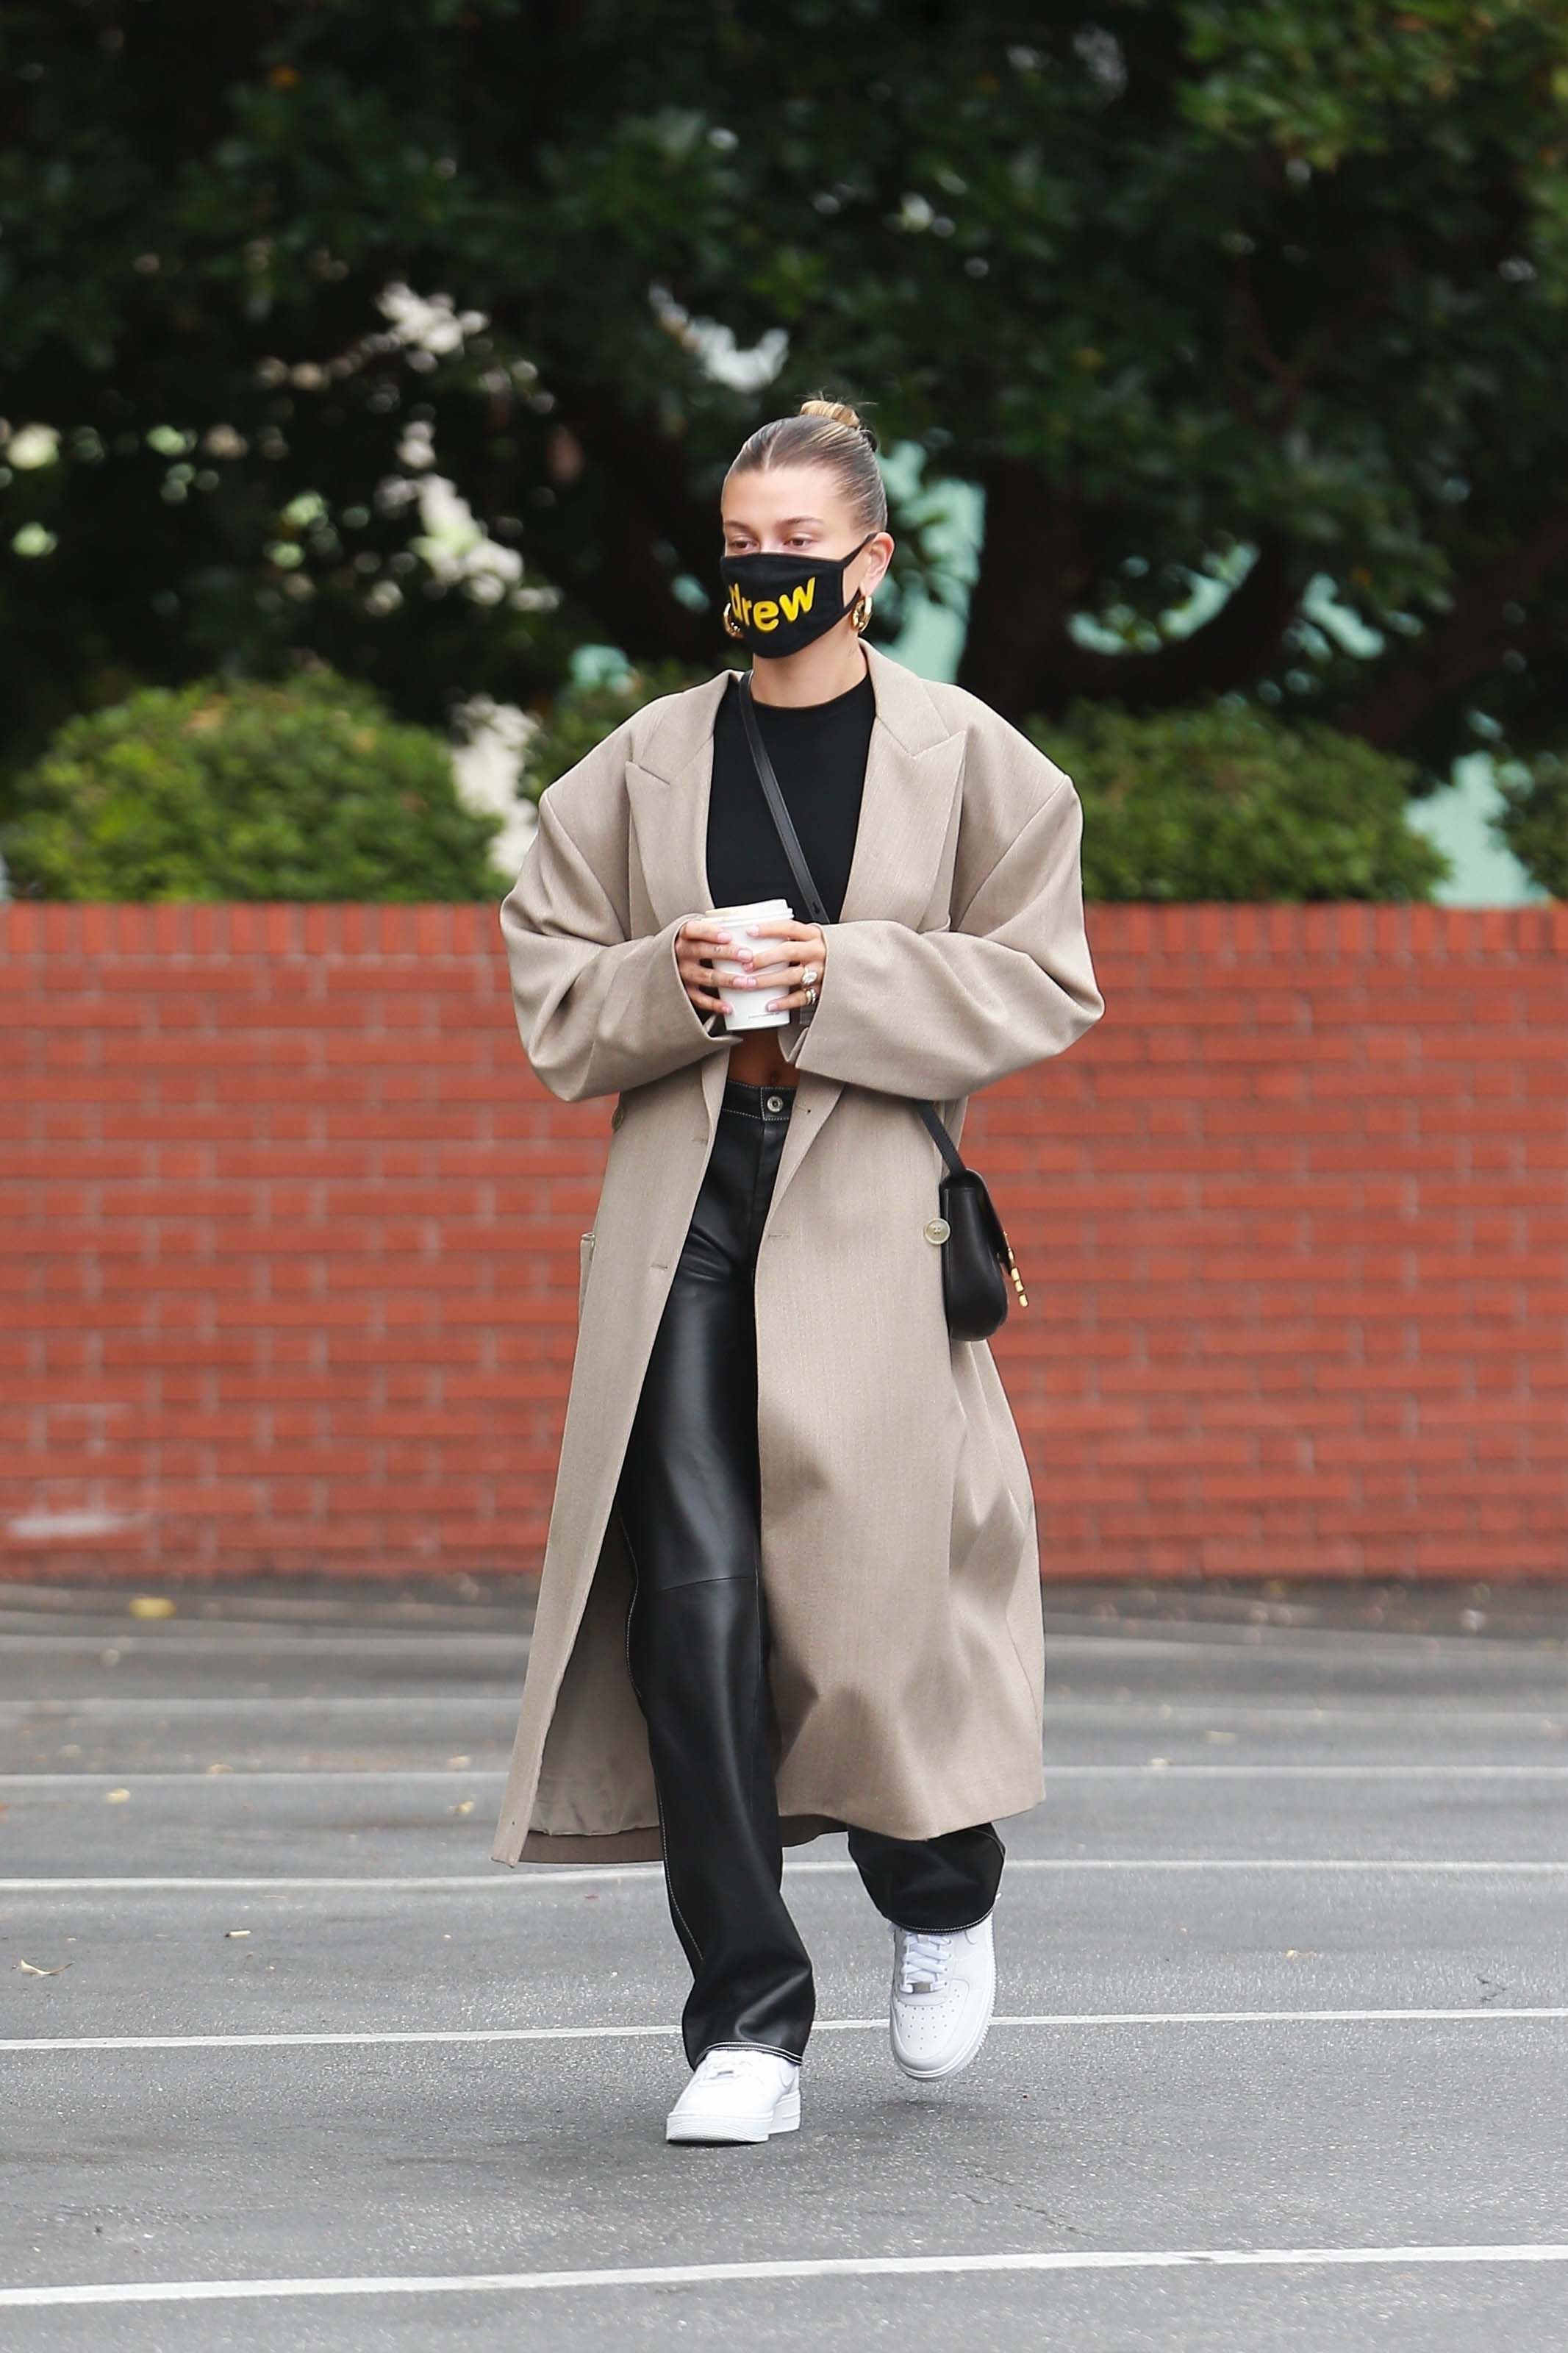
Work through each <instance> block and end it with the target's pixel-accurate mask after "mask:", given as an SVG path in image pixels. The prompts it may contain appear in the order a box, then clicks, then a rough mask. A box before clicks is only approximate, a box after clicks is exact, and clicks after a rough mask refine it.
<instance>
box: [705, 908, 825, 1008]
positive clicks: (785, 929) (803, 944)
mask: <svg viewBox="0 0 1568 2353" xmlns="http://www.w3.org/2000/svg"><path fill="white" fill-rule="evenodd" d="M748 928H749V929H750V930H751V931H752V933H753V934H756V935H757V936H758V937H759V938H760V937H761V935H762V934H764V933H766V934H777V935H778V937H779V941H780V944H779V946H778V948H777V949H771V948H764V947H762V946H757V947H755V948H753V947H752V944H751V943H750V942H749V941H736V939H735V935H734V928H733V926H732V925H730V924H726V923H719V922H718V921H717V920H716V918H714V917H713V916H711V915H692V916H690V917H689V919H688V921H687V922H686V923H683V924H682V925H681V927H680V929H679V932H678V933H677V934H676V936H675V962H676V968H677V970H678V971H679V974H680V977H681V981H682V983H683V984H684V986H685V989H686V994H687V995H688V997H689V998H690V999H691V1002H692V1004H693V1005H694V1006H695V1007H696V1008H697V1010H698V1012H699V1013H732V1012H733V1011H734V1007H733V1005H732V1003H731V1001H730V1000H729V999H728V998H727V997H725V995H724V993H723V992H724V990H726V989H741V988H768V989H773V990H774V991H778V990H780V989H782V990H784V992H785V993H784V995H782V996H780V995H776V994H775V995H773V996H771V997H769V998H768V1000H767V1005H768V1010H769V1012H770V1013H774V1012H780V1011H787V1010H788V1009H789V1008H790V1007H792V1006H796V1005H804V1004H805V983H804V976H805V972H806V970H807V968H808V967H812V968H815V971H816V980H815V981H814V982H813V983H812V986H813V987H814V988H816V989H818V990H820V988H821V986H822V976H823V972H824V971H825V969H826V964H827V942H826V939H825V938H824V937H823V934H822V930H821V927H820V925H818V924H816V923H796V922H795V919H794V917H793V916H789V915H770V916H768V917H767V918H766V919H765V921H763V922H762V923H754V924H752V925H749V926H748ZM716 954H717V955H731V956H733V957H734V958H735V960H736V961H737V962H738V963H739V964H741V965H745V966H747V967H754V969H750V968H748V969H747V970H745V971H742V972H739V973H729V972H727V973H724V974H722V975H719V974H716V973H715V972H714V971H713V969H712V963H713V957H714V955H716Z"/></svg>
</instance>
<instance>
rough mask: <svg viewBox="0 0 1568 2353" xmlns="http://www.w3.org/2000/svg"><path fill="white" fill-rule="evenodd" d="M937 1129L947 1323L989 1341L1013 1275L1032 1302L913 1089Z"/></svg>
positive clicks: (999, 1229)
mask: <svg viewBox="0 0 1568 2353" xmlns="http://www.w3.org/2000/svg"><path fill="white" fill-rule="evenodd" d="M740 685H741V717H742V722H743V723H744V725H745V730H746V742H747V743H748V744H749V745H750V746H751V753H752V761H753V763H754V765H755V767H756V771H757V779H758V782H759V783H760V784H761V786H762V788H763V797H764V798H765V799H766V801H767V804H768V808H769V812H770V814H771V815H772V818H773V823H774V825H775V826H776V827H777V828H778V836H779V839H780V840H781V841H782V842H783V844H784V856H785V857H786V858H787V859H788V860H789V862H790V867H791V870H792V871H793V872H794V875H795V881H796V883H797V885H798V886H799V890H800V894H801V897H802V899H803V900H804V902H805V907H806V911H807V913H809V915H810V917H811V920H812V922H813V923H831V921H832V917H831V916H830V915H829V914H828V912H827V909H826V905H825V904H824V902H823V899H822V895H821V893H820V892H819V891H818V890H817V887H816V883H815V882H814V881H813V880H812V875H811V869H810V867H809V866H808V865H807V864H806V862H805V853H804V851H803V850H802V849H801V846H800V838H799V836H798V835H797V833H796V832H795V825H794V822H793V820H792V819H791V817H790V813H789V811H788V809H787V808H786V807H784V795H783V793H782V792H781V791H780V790H779V780H778V778H777V776H775V775H774V774H773V762H772V761H771V760H770V759H769V757H768V751H767V746H766V744H764V743H763V736H762V730H761V728H760V727H759V726H758V725H757V714H756V712H755V711H754V710H753V709H752V682H751V680H750V679H749V678H748V677H747V676H746V675H745V673H744V672H743V671H742V673H741V679H740ZM811 1015H812V1008H811V1007H809V1006H806V1007H805V1008H803V1010H802V1012H801V1017H800V1018H801V1019H802V1021H803V1022H807V1021H809V1020H810V1019H811ZM904 1100H905V1102H906V1103H910V1104H911V1105H912V1107H913V1109H914V1110H915V1111H916V1112H917V1113H919V1115H920V1117H921V1120H922V1121H923V1122H924V1124H925V1125H926V1126H927V1128H929V1130H930V1131H931V1137H932V1140H933V1142H934V1143H935V1144H936V1145H937V1148H938V1149H939V1151H940V1152H941V1154H942V1158H943V1160H944V1161H945V1162H946V1163H947V1174H946V1175H945V1176H942V1178H941V1180H940V1181H939V1183H938V1186H937V1198H938V1200H939V1202H940V1204H941V1208H942V1223H943V1225H944V1226H945V1228H946V1232H945V1233H944V1234H943V1235H942V1309H943V1313H944V1314H945V1315H946V1318H947V1328H948V1330H949V1332H950V1333H951V1334H952V1337H953V1338H954V1339H955V1340H986V1339H989V1338H990V1336H991V1335H992V1333H993V1332H994V1331H995V1330H997V1328H998V1327H999V1326H1000V1325H1001V1324H1002V1323H1003V1322H1004V1321H1005V1318H1006V1314H1007V1308H1008V1304H1009V1302H1010V1298H1011V1293H1009V1291H1008V1288H1007V1285H1008V1282H1009V1279H1011V1281H1012V1282H1013V1284H1014V1285H1015V1287H1016V1290H1017V1293H1018V1303H1019V1305H1020V1306H1021V1307H1026V1306H1027V1305H1028V1303H1029V1302H1028V1298H1027V1295H1026V1293H1025V1290H1024V1285H1023V1281H1022V1279H1021V1277H1020V1275H1019V1273H1018V1269H1017V1266H1016V1263H1015V1261H1014V1258H1013V1252H1012V1249H1011V1247H1010V1245H1009V1243H1008V1240H1007V1236H1006V1233H1005V1230H1004V1229H1003V1225H1002V1220H1001V1219H1000V1218H999V1217H998V1216H997V1214H996V1210H995V1207H994V1204H993V1202H992V1199H991V1196H990V1194H989V1192H987V1190H986V1187H985V1179H984V1176H981V1174H980V1172H979V1170H978V1169H977V1168H966V1167H965V1166H964V1164H963V1161H962V1160H961V1159H960V1157H959V1155H958V1150H957V1147H956V1146H955V1145H954V1144H953V1141H952V1137H951V1136H950V1135H949V1134H948V1132H947V1130H946V1128H945V1127H944V1126H943V1125H942V1122H941V1120H940V1119H939V1118H938V1117H937V1115H936V1107H935V1105H934V1104H933V1103H920V1102H917V1101H916V1099H915V1097H914V1096H912V1095H906V1096H905V1098H904Z"/></svg>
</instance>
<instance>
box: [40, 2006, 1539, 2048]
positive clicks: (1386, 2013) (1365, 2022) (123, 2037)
mask: <svg viewBox="0 0 1568 2353" xmlns="http://www.w3.org/2000/svg"><path fill="white" fill-rule="evenodd" d="M1481 2019H1485V2020H1489V2021H1496V2020H1499V2019H1512V2020H1515V2021H1518V2020H1526V2021H1535V2022H1538V2023H1539V2022H1542V2021H1560V2020H1563V2019H1568V2007H1564V2008H1562V2009H1556V2010H1546V2009H1537V2010H1526V2009H1520V2010H1504V2009H1497V2010H1479V2009H1477V2008H1475V2007H1474V2006H1473V2005H1472V2006H1471V2007H1470V2008H1469V2009H1468V2010H1053V2011H1042V2012H1041V2013H1040V2014H1039V2015H1037V2016H1036V2017H1017V2018H993V2020H992V2021H991V2024H992V2028H993V2030H994V2029H996V2028H997V2027H1002V2026H1011V2027H1027V2028H1034V2029H1037V2030H1044V2029H1046V2028H1064V2027H1065V2028H1076V2027H1084V2026H1390V2025H1405V2026H1408V2025H1427V2024H1444V2023H1447V2022H1449V2021H1455V2020H1462V2021H1466V2022H1470V2021H1476V2020H1481ZM887 2031H888V2021H887V2020H886V2018H885V2017H884V2018H819V2019H818V2020H817V2021H816V2025H815V2026H814V2027H813V2029H812V2032H813V2033H814V2034H885V2033H886V2032H887ZM654 2041H658V2042H677V2041H679V2031H678V2029H677V2028H675V2027H673V2026H454V2027H441V2028H431V2029H429V2030H422V2029H418V2028H406V2029H392V2030H388V2031H384V2032H381V2031H371V2030H368V2029H363V2030H355V2031H344V2032H335V2031H322V2032H321V2033H315V2034H305V2033H294V2034H287V2033H279V2034H58V2035H57V2034H36V2035H16V2036H13V2037H9V2038H6V2039H5V2040H0V2051H33V2052H40V2051H258V2050H259V2051H294V2050H302V2049H305V2048H311V2049H314V2048H315V2047H317V2046H318V2045H321V2044H331V2045H338V2044H352V2045H353V2046H355V2047H356V2048H357V2047H359V2046H362V2045H367V2044H368V2045H375V2046H380V2045H383V2044H384V2045H387V2046H389V2047H391V2046H395V2045H397V2044H399V2043H405V2042H413V2043H429V2042H654Z"/></svg>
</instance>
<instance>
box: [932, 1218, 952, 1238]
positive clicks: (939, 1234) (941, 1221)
mask: <svg viewBox="0 0 1568 2353" xmlns="http://www.w3.org/2000/svg"><path fill="white" fill-rule="evenodd" d="M951 1232H952V1227H951V1226H950V1225H949V1224H948V1222H947V1219H945V1218H928V1219H926V1240H927V1241H928V1242H944V1241H946V1240H947V1238H948V1235H949V1234H950V1233H951Z"/></svg>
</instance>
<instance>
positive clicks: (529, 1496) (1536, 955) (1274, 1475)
mask: <svg viewBox="0 0 1568 2353" xmlns="http://www.w3.org/2000/svg"><path fill="white" fill-rule="evenodd" d="M1089 928H1090V935H1091V940H1092V944H1093V947H1094V952H1095V958H1096V965H1097V969H1098V971H1099V974H1100V982H1101V986H1102V987H1103V989H1104V992H1105V997H1106V1001H1107V1012H1106V1016H1105V1018H1104V1020H1103V1021H1101V1022H1100V1024H1099V1025H1098V1027H1097V1028H1096V1029H1094V1030H1093V1031H1092V1032H1091V1033H1090V1035H1089V1037H1088V1038H1087V1039H1084V1040H1083V1041H1082V1042H1081V1043H1080V1044H1079V1046H1077V1047H1076V1048H1074V1050H1072V1051H1071V1052H1070V1053H1069V1054H1068V1055H1066V1056H1065V1057H1063V1058H1062V1059H1061V1060H1059V1061H1057V1062H1053V1063H1047V1064H1045V1065H1042V1066H1041V1067H1039V1068H1038V1069H1037V1070H1035V1071H1032V1072H1028V1073H1026V1074H1025V1075H1023V1076H1022V1077H1020V1078H1018V1079H1016V1080H1014V1081H1011V1082H1008V1083H1007V1084H1005V1085H1004V1086H1002V1087H1000V1088H997V1089H995V1090H994V1091H993V1092H991V1093H990V1094H989V1095H987V1096H984V1097H981V1098H978V1099H977V1100H976V1102H975V1103H974V1104H973V1108H972V1113H971V1124H970V1125H969V1127H968V1129H967V1131H966V1134H965V1137H964V1145H965V1150H966V1152H967V1153H968V1154H969V1155H970V1156H971V1157H973V1160H974V1161H975V1163H976V1165H977V1166H980V1167H981V1168H983V1169H984V1172H985V1174H986V1175H987V1176H988V1177H989V1178H990V1180H991V1182H992V1184H993V1187H994V1192H995V1194H996V1197H997V1198H998V1200H999V1202H1000V1205H1001V1207H1002V1210H1003V1214H1004V1216H1005V1219H1007V1222H1008V1226H1009V1229H1010V1231H1011V1233H1012V1235H1013V1239H1014V1244H1015V1248H1016V1252H1017V1256H1018V1261H1019V1264H1020V1266H1021V1268H1022V1270H1023V1272H1024V1276H1025V1279H1026V1283H1027V1285H1028V1288H1029V1293H1030V1305H1029V1307H1028V1308H1027V1309H1026V1310H1018V1309H1015V1311H1014V1314H1012V1316H1011V1317H1010V1318H1009V1320H1008V1323H1007V1325H1006V1327H1005V1331H1004V1332H1003V1333H1002V1335H999V1337H998V1340H997V1342H996V1344H995V1345H996V1350H997V1355H998V1358H999V1361H1000V1363H1001V1365H1002V1367H1003V1373H1004V1377H1005V1380H1006V1383H1007V1386H1008V1389H1009V1393H1010V1395H1011V1396H1012V1398H1013V1400H1014V1404H1015V1409H1016V1413H1017V1417H1018V1421H1019V1426H1020V1429H1021V1430H1022V1431H1023V1434H1024V1440H1025V1444H1026V1449H1027V1451H1028V1453H1029V1456H1030V1460H1031V1461H1032V1462H1033V1464H1034V1466H1035V1472H1036V1484H1037V1493H1038V1497H1039V1504H1040V1520H1041V1535H1042V1549H1043V1553H1044V1557H1045V1563H1046V1568H1047V1575H1059V1576H1061V1577H1097V1576H1103V1577H1127V1576H1148V1577H1165V1576H1191V1575H1195V1574H1206V1575H1210V1576H1226V1577H1247V1576H1254V1575H1276V1576H1302V1575H1309V1574H1313V1573H1318V1574H1322V1575H1326V1576H1332V1577H1384V1576H1394V1575H1421V1576H1426V1577H1485V1578H1489V1579H1491V1580H1493V1581H1497V1580H1500V1579H1506V1578H1512V1577H1549V1576H1554V1575H1555V1576H1561V1575H1563V1573H1564V1572H1568V1444H1565V1442H1564V1440H1565V1437H1568V1341H1565V1334H1568V1317H1565V1314H1564V1311H1565V1309H1568V1084H1565V1079H1564V1073H1565V1070H1568V958H1565V955H1564V951H1565V950H1568V907H1565V906H1562V905H1558V906H1553V907H1549V908H1532V909H1527V910H1488V911H1484V912H1470V911H1463V912H1458V911H1452V910H1436V909H1424V908H1415V909H1403V908H1378V909H1366V908H1359V907H1319V908H1310V909H1299V908H1271V907H1264V908H1247V907H1238V908H1228V907H1193V908H1173V909H1153V908H1145V907H1103V908H1093V909H1091V910H1090V923H1089ZM0 986H3V987H4V1000H3V1002H4V1008H5V1009H4V1017H3V1019H0V1055H3V1058H4V1060H3V1070H0V1075H3V1087H4V1099H3V1106H0V1123H3V1124H0V1209H3V1211H4V1216H3V1219H0V1448H3V1452H0V1573H3V1574H5V1575H8V1576H11V1577H48V1576H49V1575H50V1574H51V1573H52V1572H54V1573H64V1572H69V1573H73V1574H81V1573H87V1574H104V1573H116V1574H125V1575H127V1576H136V1577H150V1576H152V1575H153V1574H156V1575H158V1576H161V1577H162V1576H170V1575H177V1574H179V1573H180V1572H181V1571H184V1570H203V1571H234V1572H239V1571H254V1570H258V1569H277V1570H280V1571H300V1570H307V1569H311V1570H313V1569H317V1568H326V1567H335V1568H341V1569H345V1570H352V1571H354V1572H357V1573H361V1574H365V1575H371V1576H390V1575H394V1574H400V1573H407V1572H411V1571H421V1570H454V1571H456V1570H460V1569H464V1568H473V1569H485V1570H505V1569H528V1568H532V1567H537V1564H538V1560H539V1556H540V1553H541V1551H542V1545H543V1538H544V1530H545V1524H546V1519H547V1515H548V1510H549V1501H550V1489H551V1479H552V1470H553V1462H554V1449H555V1444H556V1440H557V1436H558V1432H559V1428H560V1417H561V1411H562V1406H563V1398H564V1390H565V1383H566V1377H567V1371H568V1366H569V1363H570V1358H571V1351H572V1341H573V1330H574V1303H575V1288H576V1272H577V1256H576V1246H577V1236H578V1234H579V1232H580V1231H581V1230H582V1229H583V1227H584V1225H586V1224H587V1223H588V1221H589V1217H590V1214H591V1211H592V1207H593V1203H594V1200H595V1193H596V1189H597V1174H598V1170H599V1167H600V1166H601V1161H602V1155H603V1152H604V1148H605V1141H606V1133H607V1131H606V1113H607V1111H608V1108H609V1106H608V1104H607V1103H585V1104H581V1105H578V1106H576V1107H569V1106H566V1105H563V1104H560V1103H555V1102H554V1101H553V1100H552V1098H551V1097H550V1096H549V1095H547V1094H546V1093H545V1092H544V1091H543V1090H542V1088H541V1087H540V1086H539V1085H538V1084H537V1083H536V1082H535V1081H534V1080H533V1078H532V1076H531V1073H530V1071H529V1070H528V1068H527V1065H526V1063H525V1062H524V1060H523V1057H522V1053H521V1047H520V1045H519V1043H518V1039H517V1033H516V1029H515V1027H514V1024H513V1020H512V1015H511V1008H510V1001H509V998H508V997H507V994H506V989H505V965H504V961H503V958H502V955H501V953H500V940H499V935H498V933H497V929H496V923H495V914H494V911H493V909H491V908H489V907H480V908H470V907H461V908H444V907H414V908H392V907H387V908H361V907H321V908H317V907H310V908H301V907H294V906H258V907H180V908H173V907H171V908H114V907H96V906H95V907H80V908H73V907H47V908H37V907H25V906H11V907H0Z"/></svg>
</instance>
